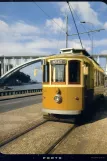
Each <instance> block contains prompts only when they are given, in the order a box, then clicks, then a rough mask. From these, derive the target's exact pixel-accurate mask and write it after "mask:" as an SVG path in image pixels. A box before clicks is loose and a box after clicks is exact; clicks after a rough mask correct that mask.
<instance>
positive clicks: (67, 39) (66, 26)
mask: <svg viewBox="0 0 107 161" xmlns="http://www.w3.org/2000/svg"><path fill="white" fill-rule="evenodd" d="M66 48H68V16H67V15H66Z"/></svg>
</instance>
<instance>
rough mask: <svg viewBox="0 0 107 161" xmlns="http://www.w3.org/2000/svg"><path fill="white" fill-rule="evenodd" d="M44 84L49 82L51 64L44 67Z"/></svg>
mask: <svg viewBox="0 0 107 161" xmlns="http://www.w3.org/2000/svg"><path fill="white" fill-rule="evenodd" d="M43 82H44V83H48V82H49V63H47V64H46V65H43Z"/></svg>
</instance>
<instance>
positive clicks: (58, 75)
mask: <svg viewBox="0 0 107 161" xmlns="http://www.w3.org/2000/svg"><path fill="white" fill-rule="evenodd" d="M51 80H52V82H65V64H54V65H52V79H51Z"/></svg>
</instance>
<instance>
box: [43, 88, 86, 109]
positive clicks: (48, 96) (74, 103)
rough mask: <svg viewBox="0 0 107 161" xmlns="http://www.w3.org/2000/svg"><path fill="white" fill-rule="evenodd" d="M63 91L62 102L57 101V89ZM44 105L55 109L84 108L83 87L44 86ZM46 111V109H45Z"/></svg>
mask: <svg viewBox="0 0 107 161" xmlns="http://www.w3.org/2000/svg"><path fill="white" fill-rule="evenodd" d="M58 88H59V89H60V91H61V97H62V102H61V103H56V102H55V100H54V97H55V95H56V91H57V89H58ZM43 89H44V90H43V107H44V109H54V110H65V111H66V110H79V111H81V110H83V106H84V104H83V102H84V101H83V92H84V89H83V87H56V88H55V87H43ZM44 111H45V110H44Z"/></svg>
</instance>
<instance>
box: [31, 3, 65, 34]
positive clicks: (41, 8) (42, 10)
mask: <svg viewBox="0 0 107 161" xmlns="http://www.w3.org/2000/svg"><path fill="white" fill-rule="evenodd" d="M34 4H36V6H38V8H39V9H40V10H41V11H42V12H43V13H44V14H45V15H46V16H47V17H49V18H51V19H52V17H51V16H49V15H48V14H47V13H46V12H45V11H44V10H43V9H42V8H41V7H40V6H39V5H38V4H37V3H36V2H34ZM51 21H53V22H54V23H56V25H58V26H59V24H58V23H57V22H56V21H55V20H51ZM59 27H60V26H59ZM60 29H61V30H62V31H63V32H64V33H66V31H65V30H64V29H63V28H61V27H60Z"/></svg>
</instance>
